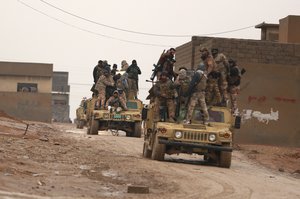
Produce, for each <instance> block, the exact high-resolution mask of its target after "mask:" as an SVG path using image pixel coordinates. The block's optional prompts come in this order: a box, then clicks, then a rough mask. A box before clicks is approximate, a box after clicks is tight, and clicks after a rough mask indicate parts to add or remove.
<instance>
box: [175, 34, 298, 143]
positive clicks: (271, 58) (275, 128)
mask: <svg viewBox="0 0 300 199" xmlns="http://www.w3.org/2000/svg"><path fill="white" fill-rule="evenodd" d="M200 45H201V46H205V47H207V48H209V49H211V48H218V49H219V51H220V52H223V53H224V54H225V55H226V56H227V57H228V58H233V59H235V60H236V61H237V63H238V65H239V66H242V67H243V68H245V69H246V71H247V72H246V73H245V75H244V76H243V78H242V83H241V92H240V94H239V96H238V107H239V110H240V111H243V110H251V111H259V112H260V113H261V114H270V112H271V109H273V111H274V112H276V111H278V113H279V119H278V120H274V121H269V122H262V121H258V120H256V119H253V118H252V119H251V120H247V121H245V124H244V125H243V127H242V128H241V130H238V131H237V133H236V137H235V138H236V142H237V143H247V144H269V145H282V146H297V147H300V126H299V125H298V123H299V122H298V121H299V118H300V89H299V88H300V87H299V86H300V44H287V43H277V42H271V41H260V40H246V39H228V38H211V37H192V39H191V41H190V42H188V43H186V44H183V45H181V46H179V47H177V48H176V66H175V70H178V68H179V67H181V66H186V67H188V66H190V67H189V68H191V69H196V68H197V66H198V65H199V63H200V52H199V49H200Z"/></svg>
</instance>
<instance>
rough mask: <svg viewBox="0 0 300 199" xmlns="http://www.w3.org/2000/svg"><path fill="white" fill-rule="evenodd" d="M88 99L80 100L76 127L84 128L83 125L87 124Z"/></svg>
mask: <svg viewBox="0 0 300 199" xmlns="http://www.w3.org/2000/svg"><path fill="white" fill-rule="evenodd" d="M86 102H87V100H86V98H84V99H82V100H81V102H80V105H79V107H78V108H77V109H76V119H75V123H76V128H78V129H83V127H84V126H85V125H86V122H87V117H86V110H87V107H86V106H87V103H86Z"/></svg>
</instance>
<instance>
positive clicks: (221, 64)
mask: <svg viewBox="0 0 300 199" xmlns="http://www.w3.org/2000/svg"><path fill="white" fill-rule="evenodd" d="M211 54H212V56H213V58H214V60H215V62H216V64H217V71H218V72H219V73H220V79H219V82H218V84H219V88H220V91H221V94H222V98H223V102H227V101H228V93H227V87H228V83H227V75H228V73H229V64H228V60H227V58H226V56H225V55H224V54H223V53H219V50H218V49H217V48H213V49H211Z"/></svg>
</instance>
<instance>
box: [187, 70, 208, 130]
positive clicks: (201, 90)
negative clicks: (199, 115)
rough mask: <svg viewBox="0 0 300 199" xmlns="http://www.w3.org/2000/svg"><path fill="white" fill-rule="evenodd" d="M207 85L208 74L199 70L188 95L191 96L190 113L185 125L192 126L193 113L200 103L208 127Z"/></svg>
mask: <svg viewBox="0 0 300 199" xmlns="http://www.w3.org/2000/svg"><path fill="white" fill-rule="evenodd" d="M206 84H207V76H206V74H205V73H204V72H203V71H202V70H200V69H198V70H197V71H196V73H195V74H194V76H193V78H192V81H191V83H190V85H189V90H188V93H189V94H191V97H190V101H189V106H188V111H187V114H186V119H185V121H184V122H185V123H186V124H190V123H191V119H192V116H193V111H194V109H195V106H196V104H197V103H199V105H200V108H201V110H202V112H203V124H205V125H207V124H208V123H207V121H208V119H209V115H208V111H207V106H206V102H205V89H206V86H207V85H206Z"/></svg>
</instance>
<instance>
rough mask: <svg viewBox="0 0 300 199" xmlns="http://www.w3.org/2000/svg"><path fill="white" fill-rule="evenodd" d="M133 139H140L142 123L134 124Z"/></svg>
mask: <svg viewBox="0 0 300 199" xmlns="http://www.w3.org/2000/svg"><path fill="white" fill-rule="evenodd" d="M133 137H137V138H140V137H142V123H141V122H136V123H134V126H133Z"/></svg>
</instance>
